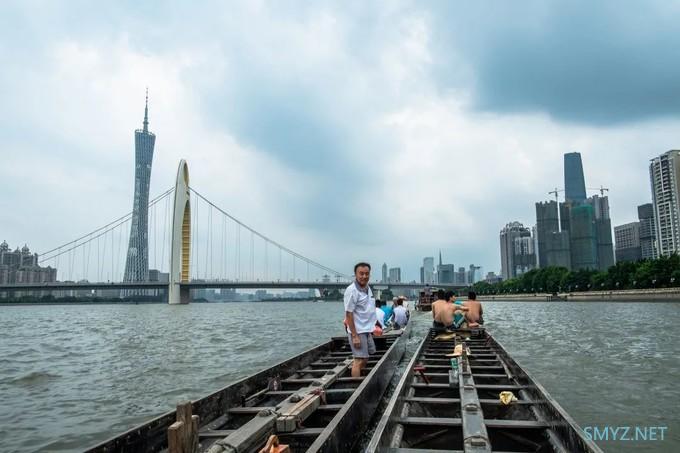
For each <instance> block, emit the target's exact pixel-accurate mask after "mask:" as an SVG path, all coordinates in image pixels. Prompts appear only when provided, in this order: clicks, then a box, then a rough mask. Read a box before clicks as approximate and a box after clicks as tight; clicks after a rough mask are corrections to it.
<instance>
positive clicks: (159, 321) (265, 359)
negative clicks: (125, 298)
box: [0, 303, 680, 452]
mask: <svg viewBox="0 0 680 453" xmlns="http://www.w3.org/2000/svg"><path fill="white" fill-rule="evenodd" d="M645 307H646V309H645V310H644V311H636V312H635V313H634V316H633V312H632V311H631V305H630V304H615V303H597V304H560V303H552V304H549V303H490V304H486V305H485V317H486V318H487V319H488V325H487V326H488V328H489V330H491V331H492V332H493V333H494V334H495V335H496V337H497V338H498V339H499V340H500V341H501V342H502V343H503V344H504V346H505V347H506V348H507V349H508V350H509V351H510V352H511V353H512V354H513V357H515V358H516V359H517V360H518V361H519V362H520V363H521V364H522V366H524V367H525V368H526V369H527V370H528V371H529V372H531V373H532V375H533V376H534V377H535V378H537V379H538V380H539V381H540V382H541V383H542V384H543V385H544V386H545V387H546V388H547V389H548V391H549V392H550V393H551V394H552V395H553V396H554V397H555V398H556V399H557V400H558V401H559V402H560V403H561V404H562V406H563V407H564V408H565V409H567V411H568V412H569V413H570V414H571V415H572V416H573V417H574V418H575V419H576V421H577V422H578V423H580V424H582V425H587V424H593V425H594V424H598V425H604V424H609V425H613V424H625V425H635V424H644V425H650V424H655V425H663V424H665V425H668V426H669V432H670V436H669V437H670V440H669V441H668V442H665V443H663V445H661V444H659V446H660V447H663V448H667V450H666V451H678V450H680V438H678V433H679V432H680V427H679V426H678V420H680V413H679V411H678V407H677V404H676V403H675V402H676V401H678V399H679V398H678V397H679V396H680V392H679V390H678V388H677V378H678V376H680V363H679V361H678V356H680V354H678V349H679V347H678V345H680V329H678V327H677V326H678V325H680V305H678V304H647V305H645ZM342 311H343V310H342V304H341V303H257V304H192V305H188V306H179V307H177V306H172V307H171V306H167V305H78V306H40V307H37V306H31V307H1V308H0V325H1V326H2V329H1V330H0V394H1V395H2V396H3V403H4V404H5V407H6V408H8V410H7V411H3V412H1V413H0V439H3V446H2V451H3V452H7V451H8V452H12V451H35V450H41V451H54V452H71V451H80V450H82V449H83V448H85V447H87V446H91V445H92V444H94V443H96V442H98V441H101V440H104V439H106V438H109V437H111V436H112V435H114V434H117V433H120V432H122V431H124V430H126V429H128V428H130V427H132V426H135V425H136V424H138V423H141V422H143V421H144V420H147V419H149V418H151V417H153V416H155V415H158V414H160V413H162V412H164V411H166V410H169V409H171V408H172V407H173V406H174V405H175V404H176V403H177V401H178V400H180V399H185V398H190V399H195V398H198V397H201V396H204V395H206V394H208V393H210V392H212V391H215V390H217V389H218V388H220V387H222V386H224V385H227V384H228V383H230V382H234V381H235V380H237V379H240V378H242V377H244V376H246V375H248V374H250V373H253V372H255V371H257V370H260V369H262V368H264V367H266V366H269V365H271V364H273V363H275V362H279V361H281V360H284V359H286V358H288V357H290V356H291V355H293V354H298V353H300V352H302V351H304V350H306V349H308V348H310V347H311V346H313V345H315V344H318V343H320V342H322V341H325V340H326V339H327V338H328V337H329V336H330V335H340V334H342V326H341V321H340V319H341V317H342ZM430 319H431V318H430V315H429V314H427V313H422V314H421V313H418V314H416V315H414V321H415V322H416V324H417V326H416V327H417V329H416V330H418V331H419V332H423V331H424V330H425V329H426V328H427V324H428V323H429V322H430ZM277 332H279V333H277ZM411 341H412V342H414V343H413V345H415V344H417V341H418V340H417V339H412V340H411ZM35 420H40V421H41V423H40V424H36V423H35ZM674 436H675V437H674ZM603 447H604V448H605V449H606V450H608V451H610V450H611V451H634V449H635V448H636V447H639V445H635V443H630V444H629V445H622V444H621V443H619V444H612V443H611V442H610V443H605V444H603Z"/></svg>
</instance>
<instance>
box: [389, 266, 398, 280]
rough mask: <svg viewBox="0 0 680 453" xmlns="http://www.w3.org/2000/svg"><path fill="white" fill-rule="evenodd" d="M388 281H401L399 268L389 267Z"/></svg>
mask: <svg viewBox="0 0 680 453" xmlns="http://www.w3.org/2000/svg"><path fill="white" fill-rule="evenodd" d="M389 283H401V268H400V267H393V268H390V276H389Z"/></svg>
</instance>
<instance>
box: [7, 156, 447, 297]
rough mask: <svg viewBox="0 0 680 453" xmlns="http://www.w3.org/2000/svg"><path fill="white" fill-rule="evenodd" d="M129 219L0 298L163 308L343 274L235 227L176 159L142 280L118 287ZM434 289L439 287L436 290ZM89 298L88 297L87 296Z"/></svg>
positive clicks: (69, 245) (343, 282) (61, 254)
mask: <svg viewBox="0 0 680 453" xmlns="http://www.w3.org/2000/svg"><path fill="white" fill-rule="evenodd" d="M131 226H132V228H133V229H134V225H133V213H132V212H130V213H128V214H126V215H124V216H121V217H118V218H116V219H115V220H113V221H111V222H109V223H108V224H106V225H104V226H102V227H100V228H97V229H96V230H94V231H91V232H89V233H87V234H83V235H80V236H78V237H77V238H76V239H73V240H70V241H68V242H66V243H64V244H61V245H59V246H57V247H53V248H52V249H50V250H47V251H46V252H44V253H41V254H40V259H39V263H40V265H41V266H51V267H53V268H56V269H57V272H58V275H57V280H58V281H56V282H31V283H14V284H5V285H0V295H3V294H4V295H16V294H33V295H35V294H40V295H44V294H48V293H60V294H61V295H83V294H86V293H88V292H89V293H90V294H101V293H102V292H105V293H106V294H109V295H111V294H120V296H121V297H136V296H143V295H159V294H161V293H163V294H167V300H168V302H169V303H170V304H179V303H188V302H189V301H190V300H191V291H192V290H200V289H206V288H210V289H223V288H227V289H319V290H321V291H323V290H332V289H344V288H345V287H346V286H347V285H348V283H349V282H350V281H351V280H352V278H353V277H352V276H351V275H349V274H348V273H345V272H341V271H337V270H335V269H332V268H330V267H328V266H325V265H323V264H321V263H319V262H317V261H315V260H313V259H311V258H309V257H307V256H305V255H302V254H301V253H298V252H296V251H293V250H291V249H290V248H288V247H286V246H284V245H283V244H281V243H279V242H277V241H275V240H273V239H272V238H270V237H268V236H266V235H264V234H262V233H260V232H258V231H256V230H255V229H253V228H251V227H249V226H248V225H247V224H245V223H243V222H241V221H240V220H238V219H237V218H235V217H234V216H232V215H231V214H229V213H228V212H227V211H225V210H224V209H222V208H220V207H219V206H217V205H215V204H214V203H212V202H211V201H210V200H208V199H207V198H206V197H205V196H204V195H202V194H201V193H200V192H198V191H197V190H195V189H194V188H193V187H191V186H190V185H189V168H188V165H187V163H186V162H185V161H184V160H182V161H181V162H180V164H179V168H178V171H177V178H176V182H175V186H174V187H172V188H169V189H167V190H165V191H164V192H162V193H161V194H159V195H158V196H156V197H155V198H153V199H151V200H149V203H148V232H147V233H146V234H144V235H143V236H142V237H143V240H145V241H147V243H148V246H145V247H144V251H145V252H148V256H147V257H145V258H144V259H145V260H148V269H149V271H148V278H147V279H146V280H145V281H126V279H125V278H124V273H125V267H126V261H127V262H130V261H134V259H136V257H135V256H130V254H131V253H133V254H134V253H135V250H130V249H129V248H128V239H129V235H130V231H131ZM371 285H372V287H374V288H375V289H387V288H390V289H398V288H409V289H419V288H424V287H425V285H421V284H410V283H389V284H386V283H371ZM440 286H441V285H440ZM93 292H94V293H93Z"/></svg>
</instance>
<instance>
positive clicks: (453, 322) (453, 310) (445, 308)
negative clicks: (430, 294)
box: [432, 289, 467, 332]
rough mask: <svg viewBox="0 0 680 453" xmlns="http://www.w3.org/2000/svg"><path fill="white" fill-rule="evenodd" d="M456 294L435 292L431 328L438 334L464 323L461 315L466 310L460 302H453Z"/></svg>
mask: <svg viewBox="0 0 680 453" xmlns="http://www.w3.org/2000/svg"><path fill="white" fill-rule="evenodd" d="M455 299H456V293H454V292H453V291H444V290H443V289H440V290H438V291H437V300H436V301H435V302H434V303H433V304H432V317H433V318H434V319H433V321H432V327H433V328H434V329H435V330H436V331H439V332H443V331H445V330H453V329H458V328H460V327H461V325H462V324H463V322H465V316H464V314H463V312H464V311H466V310H467V308H466V307H465V306H464V305H463V304H462V303H461V302H455V303H454V300H455Z"/></svg>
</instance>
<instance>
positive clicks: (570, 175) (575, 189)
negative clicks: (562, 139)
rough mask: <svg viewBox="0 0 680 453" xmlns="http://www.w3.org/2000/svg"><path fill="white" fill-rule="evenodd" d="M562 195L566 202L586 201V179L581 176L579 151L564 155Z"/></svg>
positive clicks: (581, 168) (581, 164) (581, 166)
mask: <svg viewBox="0 0 680 453" xmlns="http://www.w3.org/2000/svg"><path fill="white" fill-rule="evenodd" d="M564 197H565V199H566V201H567V202H576V203H583V202H584V201H586V181H585V178H584V176H583V163H582V162H581V153H566V154H565V155H564Z"/></svg>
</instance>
